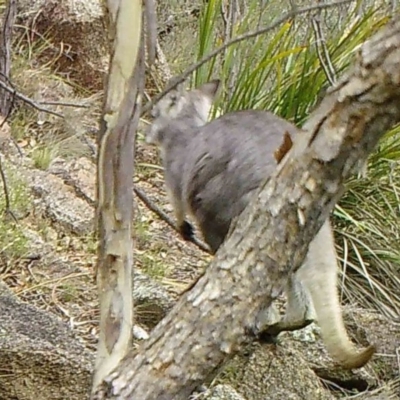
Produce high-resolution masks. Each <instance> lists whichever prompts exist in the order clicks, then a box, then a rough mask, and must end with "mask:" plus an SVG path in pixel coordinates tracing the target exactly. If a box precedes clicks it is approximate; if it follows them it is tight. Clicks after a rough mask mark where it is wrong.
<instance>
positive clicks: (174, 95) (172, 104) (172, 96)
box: [169, 93, 178, 107]
mask: <svg viewBox="0 0 400 400" xmlns="http://www.w3.org/2000/svg"><path fill="white" fill-rule="evenodd" d="M169 99H170V100H171V103H170V107H172V106H174V105H175V104H176V101H177V100H178V96H177V94H176V93H172V94H171V96H170V97H169Z"/></svg>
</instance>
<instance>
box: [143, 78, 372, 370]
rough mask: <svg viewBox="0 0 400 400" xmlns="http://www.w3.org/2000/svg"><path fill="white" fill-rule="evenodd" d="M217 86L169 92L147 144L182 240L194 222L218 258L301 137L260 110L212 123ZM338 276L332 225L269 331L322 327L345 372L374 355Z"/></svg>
mask: <svg viewBox="0 0 400 400" xmlns="http://www.w3.org/2000/svg"><path fill="white" fill-rule="evenodd" d="M219 86H220V82H219V81H218V80H214V81H211V82H208V83H206V84H204V85H202V86H200V87H198V88H196V89H194V90H190V91H187V90H184V89H183V88H182V87H179V88H178V89H176V90H173V91H171V92H170V93H169V94H167V95H166V96H165V97H164V98H163V99H162V100H161V101H160V102H159V103H158V104H157V105H156V106H155V108H154V110H153V116H154V121H153V123H152V125H151V128H150V129H149V131H148V133H147V138H146V139H147V142H148V143H154V144H157V145H158V146H159V147H160V148H161V155H162V160H163V166H164V174H165V183H166V187H167V192H168V195H169V198H170V201H171V204H172V206H173V208H174V212H175V217H176V219H177V224H178V226H179V227H180V231H181V232H182V235H183V236H184V237H185V238H186V239H187V238H188V237H189V236H190V235H191V232H192V228H191V225H190V223H189V222H188V221H187V220H186V219H185V218H186V216H187V215H189V216H191V217H192V218H193V220H194V221H195V222H196V223H197V226H198V227H199V229H200V231H201V233H202V235H203V237H204V240H205V241H206V242H207V244H208V245H209V247H210V248H211V250H212V252H213V253H215V252H216V251H217V250H218V248H219V247H220V246H221V244H222V243H223V242H224V240H225V238H226V236H227V234H228V231H229V229H230V225H231V222H232V221H233V220H234V219H235V218H236V217H237V216H238V215H239V214H240V213H241V212H242V211H243V210H244V208H245V207H246V206H247V204H248V203H249V201H250V199H251V198H252V196H253V195H254V193H255V192H257V190H258V188H259V187H260V185H261V184H263V183H264V182H265V180H266V179H268V177H270V176H271V174H272V173H273V172H274V171H275V169H276V167H277V164H278V163H279V162H280V160H281V158H282V157H284V155H285V154H286V152H287V151H288V150H289V149H290V147H291V146H292V143H294V145H296V137H297V135H301V134H302V133H301V131H300V130H299V129H298V128H297V127H296V126H294V125H293V124H291V123H290V122H288V121H285V120H284V119H282V118H280V117H278V116H276V115H274V114H272V113H270V112H267V111H261V110H242V111H235V112H231V113H227V114H225V115H223V116H221V117H219V118H216V119H214V120H212V121H211V122H207V121H208V114H209V112H210V109H211V107H212V103H213V100H214V97H215V96H216V94H217V92H218V88H219ZM278 150H279V151H278ZM337 272H338V268H337V262H336V253H335V244H334V240H333V235H332V229H331V227H330V224H329V220H327V221H326V222H325V223H324V225H323V227H322V228H321V230H320V232H319V233H318V234H317V235H316V236H315V238H314V239H313V240H312V241H311V243H310V246H309V249H308V253H307V257H306V259H305V261H304V264H303V265H302V266H301V267H300V268H299V269H298V271H297V272H296V273H295V274H293V275H292V276H290V277H289V279H288V284H287V287H286V290H285V292H286V294H287V298H288V305H287V310H286V314H285V316H284V318H283V319H281V320H279V321H278V322H276V318H275V319H274V320H272V317H271V320H267V323H266V324H264V326H267V328H266V329H265V331H266V332H267V335H268V334H270V335H276V334H278V333H279V332H281V331H284V330H295V329H300V328H301V327H304V326H306V325H307V324H308V323H310V322H312V321H313V320H314V319H316V320H317V321H318V324H319V325H320V327H321V331H322V337H323V340H324V343H325V345H326V348H327V350H328V352H329V354H330V355H331V356H332V358H333V359H334V360H335V361H337V362H338V363H339V364H341V365H342V366H343V367H344V368H359V367H361V366H363V365H364V364H365V363H366V362H368V360H369V359H370V358H371V356H372V354H373V353H374V351H375V347H374V346H369V347H367V348H366V349H364V350H361V351H358V350H357V349H356V347H355V346H354V345H353V343H352V342H351V341H350V339H349V337H348V335H347V332H346V329H345V326H344V322H343V317H342V312H341V308H340V302H339V296H338V293H337ZM273 308H274V307H273V306H272V307H270V308H269V309H268V310H269V311H271V310H273ZM267 315H271V316H272V315H276V313H274V312H271V313H269V312H268V313H267ZM267 319H268V317H267ZM268 331H269V333H268Z"/></svg>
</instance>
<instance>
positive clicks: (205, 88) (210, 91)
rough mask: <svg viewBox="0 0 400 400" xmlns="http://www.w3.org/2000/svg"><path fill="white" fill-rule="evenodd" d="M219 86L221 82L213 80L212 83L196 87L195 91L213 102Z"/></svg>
mask: <svg viewBox="0 0 400 400" xmlns="http://www.w3.org/2000/svg"><path fill="white" fill-rule="evenodd" d="M220 86H221V81H220V80H219V79H213V80H212V81H210V82H207V83H204V84H203V85H201V86H200V87H198V88H197V90H199V91H200V92H202V93H203V94H204V95H206V96H207V97H209V98H210V99H211V100H213V99H214V97H215V96H216V94H217V92H218V89H219V87H220Z"/></svg>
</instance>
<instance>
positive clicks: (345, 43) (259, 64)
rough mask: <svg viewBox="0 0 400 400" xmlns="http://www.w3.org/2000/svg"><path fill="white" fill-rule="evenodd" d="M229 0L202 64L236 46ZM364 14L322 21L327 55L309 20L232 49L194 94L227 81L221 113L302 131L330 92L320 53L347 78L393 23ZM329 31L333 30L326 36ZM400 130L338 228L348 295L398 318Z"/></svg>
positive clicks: (270, 16) (250, 23) (258, 16)
mask: <svg viewBox="0 0 400 400" xmlns="http://www.w3.org/2000/svg"><path fill="white" fill-rule="evenodd" d="M273 4H274V2H269V3H268V6H267V8H266V10H265V12H264V13H261V11H260V10H258V9H257V7H258V6H259V2H258V1H250V5H249V7H250V9H249V10H246V13H245V15H242V16H241V17H240V21H236V22H235V21H234V22H235V24H234V26H233V29H232V31H231V32H232V33H231V36H232V37H236V36H239V35H242V34H244V33H246V32H249V31H253V30H254V29H255V28H256V27H257V26H260V25H261V26H267V25H268V24H269V23H271V22H272V21H273V20H274V19H275V17H276V14H275V13H274V12H273V10H272V8H268V7H269V6H271V7H272V5H273ZM221 5H222V0H213V1H209V2H208V4H207V6H206V7H205V9H204V12H203V14H202V16H201V19H200V27H199V36H200V37H199V48H198V58H199V59H200V58H203V57H204V56H205V55H207V54H208V53H209V52H210V51H211V50H213V49H214V48H216V47H218V46H220V45H221V44H222V43H223V42H224V41H227V40H229V39H230V37H229V36H224V34H225V30H224V24H223V23H222V18H221V16H220V10H221ZM357 7H358V6H356V7H355V8H354V9H353V11H351V12H348V13H346V14H345V18H344V19H343V14H341V15H342V17H341V19H340V18H339V13H338V12H336V11H334V10H332V9H331V10H329V11H327V12H322V13H321V19H322V21H323V22H325V25H323V26H322V31H323V34H324V35H325V36H324V37H323V39H324V40H323V42H324V43H325V47H324V48H323V47H321V46H319V47H318V49H317V47H316V43H321V37H319V38H317V37H316V36H315V34H314V31H313V30H312V29H311V25H310V18H309V17H304V18H303V17H299V18H296V19H294V20H291V21H289V22H286V23H285V24H282V25H281V26H279V27H277V28H276V29H275V30H273V31H271V32H269V33H267V34H265V35H261V36H257V37H255V38H252V39H249V40H246V41H244V42H240V43H238V44H236V45H234V46H231V47H229V48H228V49H227V50H226V51H225V52H224V53H223V54H222V55H221V56H218V57H217V58H215V59H213V60H210V61H209V62H208V63H207V64H205V65H204V66H203V67H202V68H200V69H199V70H198V71H197V73H196V74H195V76H194V82H193V84H194V86H197V85H199V84H200V83H202V82H205V81H207V80H208V79H210V78H211V77H218V78H220V79H221V80H222V83H223V90H222V93H221V95H220V96H219V97H220V98H219V102H218V104H217V106H218V107H216V109H215V110H214V112H216V110H217V108H218V109H219V110H223V111H224V112H228V111H233V110H239V109H248V108H255V109H264V110H269V111H272V112H274V113H276V114H278V115H280V116H282V117H283V118H285V119H288V120H290V121H292V122H293V123H295V124H296V125H298V126H301V124H302V123H303V122H304V121H305V120H306V119H307V116H308V115H309V113H310V112H311V111H312V109H313V108H314V107H315V105H316V103H317V102H318V101H319V98H320V96H321V94H322V93H323V92H324V90H325V89H326V88H327V87H329V86H330V84H329V81H328V79H327V74H326V70H327V68H326V67H325V68H323V67H322V63H321V56H320V55H319V53H318V51H317V50H320V52H321V49H322V51H323V52H326V53H327V54H328V60H329V63H330V65H332V67H333V69H334V74H335V75H336V76H340V75H342V73H343V71H345V70H346V69H347V68H348V67H349V64H351V61H352V59H353V57H354V53H355V51H356V50H357V47H358V46H359V45H360V44H361V43H363V42H364V41H365V40H367V39H368V38H369V37H370V36H371V35H372V34H374V33H375V32H376V31H377V30H379V29H380V28H381V27H382V26H383V25H384V24H385V23H386V22H387V21H388V20H389V16H388V15H385V14H384V13H383V12H382V8H381V7H380V8H379V5H376V8H375V9H374V8H370V9H368V10H366V11H365V12H364V13H363V15H359V13H358V11H359V10H357ZM326 26H329V28H326ZM399 160H400V127H397V128H395V129H394V130H392V131H391V132H388V133H387V134H386V136H385V137H384V139H383V140H382V141H381V144H380V145H379V147H378V148H377V150H376V151H375V153H374V154H372V155H371V157H370V159H369V162H368V176H367V177H364V178H360V177H359V178H353V179H351V180H350V181H349V182H348V191H347V193H346V195H345V196H344V197H343V199H342V200H341V202H340V204H339V205H338V206H337V209H336V211H335V222H336V226H337V227H338V228H339V237H338V243H339V245H340V246H341V247H342V249H341V250H340V252H339V253H340V255H341V257H342V261H343V265H344V267H343V282H344V283H345V285H344V293H345V295H346V298H347V299H349V300H350V301H357V302H358V303H359V304H360V303H361V304H363V305H364V306H365V305H368V306H374V307H375V308H378V309H379V310H381V311H383V312H385V313H387V314H389V315H390V316H393V315H396V314H397V315H398V314H399V312H400V295H399V293H400V279H399V278H398V276H399V270H400V267H399V265H400V240H399V235H400V233H399V229H398V226H399V222H400V221H399V213H400V209H399V201H400V197H399V196H400V190H399V186H400V176H399V172H398V168H397V169H396V168H395V166H396V164H397V165H398V163H399Z"/></svg>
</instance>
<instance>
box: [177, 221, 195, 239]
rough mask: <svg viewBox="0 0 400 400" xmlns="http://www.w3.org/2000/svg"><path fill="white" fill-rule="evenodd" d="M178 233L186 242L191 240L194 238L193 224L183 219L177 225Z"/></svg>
mask: <svg viewBox="0 0 400 400" xmlns="http://www.w3.org/2000/svg"><path fill="white" fill-rule="evenodd" d="M179 233H180V234H181V236H182V238H183V239H184V240H187V241H188V242H192V241H193V238H194V229H193V226H192V225H191V224H190V223H189V222H187V221H183V222H182V224H181V225H180V226H179Z"/></svg>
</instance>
